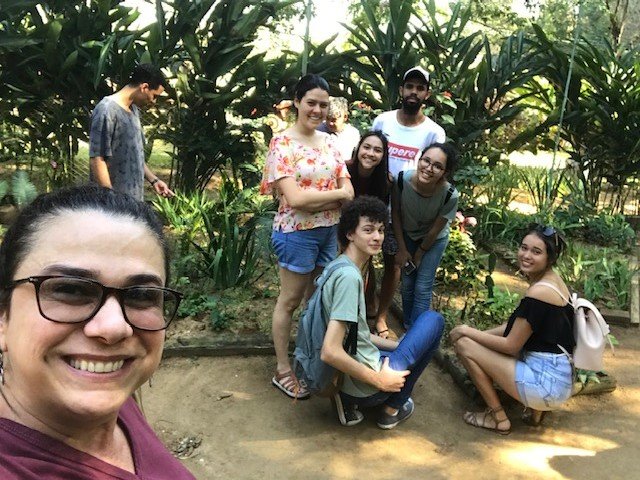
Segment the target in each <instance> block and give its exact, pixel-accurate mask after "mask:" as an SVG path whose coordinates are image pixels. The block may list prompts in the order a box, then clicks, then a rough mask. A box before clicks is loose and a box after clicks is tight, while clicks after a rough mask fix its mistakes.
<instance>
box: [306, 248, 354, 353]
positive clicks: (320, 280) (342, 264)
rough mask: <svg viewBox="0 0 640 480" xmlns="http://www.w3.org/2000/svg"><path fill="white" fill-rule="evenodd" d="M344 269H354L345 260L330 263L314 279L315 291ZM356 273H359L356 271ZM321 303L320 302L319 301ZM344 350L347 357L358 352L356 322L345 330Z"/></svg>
mask: <svg viewBox="0 0 640 480" xmlns="http://www.w3.org/2000/svg"><path fill="white" fill-rule="evenodd" d="M346 267H351V268H354V269H355V268H356V267H354V266H353V265H351V262H349V261H348V260H346V259H344V258H343V259H340V260H339V261H337V262H332V263H331V264H330V265H329V266H328V267H327V268H325V269H324V270H323V271H322V273H321V274H320V275H318V277H316V279H315V281H314V283H315V285H316V289H322V287H323V286H324V284H325V283H327V280H329V277H330V276H331V275H333V273H334V272H335V271H336V270H339V269H341V268H346ZM358 273H360V272H359V271H358ZM320 301H322V300H320ZM360 313H361V312H360V299H358V316H360ZM343 346H344V349H345V351H346V352H347V353H348V354H349V355H355V354H356V352H357V350H358V322H357V321H356V322H355V323H350V324H349V328H348V330H347V338H346V339H345V341H344V344H343Z"/></svg>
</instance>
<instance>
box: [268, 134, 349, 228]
mask: <svg viewBox="0 0 640 480" xmlns="http://www.w3.org/2000/svg"><path fill="white" fill-rule="evenodd" d="M284 177H293V178H294V179H295V181H296V183H297V184H298V187H299V188H301V189H303V190H308V189H312V188H314V189H316V190H321V191H326V190H335V189H337V188H338V179H339V178H349V177H350V176H349V172H348V171H347V167H346V165H345V164H344V162H343V161H342V158H341V156H340V152H339V151H338V149H337V148H336V147H335V146H334V144H333V141H332V140H331V138H330V137H329V135H326V138H325V143H324V145H322V146H321V147H320V148H312V147H308V146H306V145H303V144H301V143H300V142H298V141H296V140H294V139H293V138H291V137H290V136H288V135H287V134H285V133H281V134H279V135H275V136H274V137H273V138H272V139H271V143H270V144H269V153H267V159H266V161H265V165H264V172H263V175H262V182H261V183H260V193H262V194H264V195H269V194H275V195H277V196H278V200H279V206H278V212H277V213H276V216H275V218H274V220H273V229H274V230H280V231H282V232H294V231H296V230H309V229H311V228H316V227H330V226H332V225H335V224H336V223H338V221H339V220H340V209H339V208H336V209H332V210H324V211H320V212H313V213H311V212H305V211H302V210H296V209H294V208H292V207H291V206H289V204H287V201H286V199H285V198H284V195H282V193H281V192H280V191H279V190H278V188H277V186H276V184H275V182H276V181H277V180H280V179H281V178H284Z"/></svg>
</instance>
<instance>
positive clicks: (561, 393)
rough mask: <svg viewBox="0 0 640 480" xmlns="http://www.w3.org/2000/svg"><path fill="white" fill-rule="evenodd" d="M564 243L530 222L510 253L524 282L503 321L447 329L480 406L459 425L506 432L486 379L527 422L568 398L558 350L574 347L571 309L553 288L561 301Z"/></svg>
mask: <svg viewBox="0 0 640 480" xmlns="http://www.w3.org/2000/svg"><path fill="white" fill-rule="evenodd" d="M565 245H566V244H565V242H564V239H563V238H562V237H561V236H560V234H559V233H558V232H557V231H556V230H555V229H554V228H553V227H549V226H542V225H531V226H530V227H529V229H528V231H527V234H526V235H525V236H524V239H523V240H522V243H521V244H520V249H519V250H518V262H519V265H520V270H521V271H522V273H524V275H525V276H526V277H527V279H528V280H529V283H530V286H529V289H528V290H527V292H526V294H525V297H524V298H523V299H522V301H521V302H520V304H519V305H518V307H517V308H516V309H515V311H514V312H513V313H512V314H511V317H510V318H509V320H508V322H507V323H505V324H504V325H501V326H499V327H496V328H493V329H491V330H487V331H480V330H477V329H475V328H472V327H469V326H467V325H459V326H457V327H455V328H454V329H453V330H451V333H450V337H451V342H452V343H453V347H454V349H455V352H456V354H457V355H458V358H459V359H460V360H461V362H462V364H463V365H464V367H465V368H466V369H467V371H468V372H469V375H470V376H471V379H472V380H473V383H474V384H475V385H476V387H477V388H478V391H479V392H480V395H482V398H483V399H484V401H485V402H486V404H487V409H486V410H485V411H483V412H467V413H465V414H464V416H463V418H464V421H465V422H466V423H468V424H470V425H473V426H474V427H480V428H486V429H488V430H493V431H495V432H496V433H499V434H502V435H506V434H508V433H510V431H511V421H510V420H509V418H508V417H507V414H506V413H505V411H504V408H503V407H502V405H501V404H500V400H499V398H498V395H497V393H496V389H495V387H494V382H495V383H496V384H498V385H499V386H500V387H501V388H502V389H503V390H504V391H505V392H506V393H508V394H509V395H511V396H512V397H513V398H515V399H516V400H518V401H520V402H522V403H523V404H524V405H525V406H526V407H528V412H527V413H526V414H525V416H524V417H523V420H525V422H527V423H529V424H530V425H533V426H537V425H540V423H541V422H542V420H543V418H544V416H545V414H546V412H547V411H549V410H554V409H557V408H559V407H560V406H561V405H562V404H564V403H565V402H566V401H567V400H568V399H569V397H570V396H571V388H572V383H573V382H572V368H571V363H570V361H569V358H568V356H567V354H566V353H564V352H563V350H562V349H565V350H566V351H567V352H573V348H574V346H575V340H574V337H573V307H572V306H571V305H570V304H568V303H567V302H566V301H565V300H564V299H563V298H562V297H561V295H560V294H559V293H557V292H556V291H555V289H558V290H559V291H560V292H562V294H563V295H564V296H565V298H569V290H568V289H567V286H566V285H565V283H564V281H563V280H562V278H560V276H559V275H558V274H557V273H556V272H554V270H553V266H554V265H555V263H556V261H557V260H558V257H559V256H560V255H561V254H562V252H563V251H564V250H565Z"/></svg>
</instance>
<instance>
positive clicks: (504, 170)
mask: <svg viewBox="0 0 640 480" xmlns="http://www.w3.org/2000/svg"><path fill="white" fill-rule="evenodd" d="M518 178H519V177H518V170H517V167H514V166H512V165H511V164H509V163H508V162H502V163H499V164H498V165H496V166H495V168H494V169H493V170H491V174H490V175H487V176H486V177H484V178H483V180H482V181H481V183H480V184H479V185H478V189H477V195H478V196H482V195H484V196H485V197H486V205H488V206H490V207H494V208H495V207H501V206H508V205H509V204H510V203H511V201H512V200H513V198H514V196H515V195H514V192H513V190H514V189H515V188H516V187H517V186H518Z"/></svg>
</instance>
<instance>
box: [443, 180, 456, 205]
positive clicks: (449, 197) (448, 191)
mask: <svg viewBox="0 0 640 480" xmlns="http://www.w3.org/2000/svg"><path fill="white" fill-rule="evenodd" d="M455 191H456V187H454V186H453V185H451V184H449V188H448V189H447V194H446V195H445V197H444V205H446V204H447V202H448V201H449V200H451V196H452V195H453V192H455Z"/></svg>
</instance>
